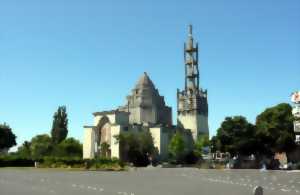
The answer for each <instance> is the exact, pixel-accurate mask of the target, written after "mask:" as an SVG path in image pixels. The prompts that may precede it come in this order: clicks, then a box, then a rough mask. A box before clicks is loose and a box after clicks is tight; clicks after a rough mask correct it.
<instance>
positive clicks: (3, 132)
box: [0, 123, 17, 150]
mask: <svg viewBox="0 0 300 195" xmlns="http://www.w3.org/2000/svg"><path fill="white" fill-rule="evenodd" d="M16 144H17V143H16V135H15V134H14V133H13V132H12V129H11V128H10V127H9V126H8V125H7V124H5V123H4V124H0V150H2V149H9V148H11V147H12V146H15V145H16Z"/></svg>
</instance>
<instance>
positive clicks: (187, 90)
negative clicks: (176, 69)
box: [83, 25, 209, 160]
mask: <svg viewBox="0 0 300 195" xmlns="http://www.w3.org/2000/svg"><path fill="white" fill-rule="evenodd" d="M184 62H185V65H184V69H185V85H184V89H183V90H179V89H177V125H173V124H172V108H171V107H169V106H167V105H166V103H165V99H164V97H163V96H162V95H161V94H159V91H158V89H157V88H156V87H155V85H154V83H153V82H152V80H151V79H150V77H149V75H148V74H147V73H146V72H145V73H143V74H142V76H141V77H140V78H139V80H138V82H137V83H136V85H135V86H134V88H133V89H132V90H131V93H130V95H128V96H127V98H126V104H125V105H123V106H120V107H118V108H116V109H113V110H109V111H100V112H94V113H93V116H94V122H93V125H91V126H84V140H83V158H84V159H93V158H95V157H97V155H100V153H101V149H102V148H101V146H103V143H105V144H106V145H107V148H108V154H107V156H108V157H116V158H122V154H121V151H122V148H121V147H122V146H120V145H119V143H118V142H117V140H116V136H117V135H119V134H120V133H122V132H128V131H131V132H138V131H149V132H150V133H151V136H152V138H153V142H154V146H155V148H156V149H157V151H158V153H159V157H160V159H161V160H166V159H167V158H168V145H169V142H170V140H171V138H172V136H173V135H174V133H175V132H176V131H181V133H182V134H183V135H184V139H185V140H186V141H188V142H189V143H191V145H192V144H193V142H194V141H196V140H197V138H198V137H199V136H200V135H202V134H208V133H209V130H208V103H207V90H202V89H201V88H200V85H199V76H200V75H199V67H198V43H194V40H193V36H192V26H191V25H190V26H189V32H188V39H187V42H186V43H185V44H184Z"/></svg>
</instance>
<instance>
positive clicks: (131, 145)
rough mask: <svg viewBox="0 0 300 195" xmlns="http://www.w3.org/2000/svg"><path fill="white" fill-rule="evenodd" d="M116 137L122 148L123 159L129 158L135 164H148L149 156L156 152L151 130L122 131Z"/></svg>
mask: <svg viewBox="0 0 300 195" xmlns="http://www.w3.org/2000/svg"><path fill="white" fill-rule="evenodd" d="M116 139H117V141H118V142H119V144H120V145H121V148H122V152H121V155H122V157H121V158H122V159H125V160H126V159H127V160H128V161H129V162H132V163H133V164H134V165H135V166H146V165H148V164H149V163H150V161H149V157H150V156H152V155H153V154H154V153H155V148H154V144H153V138H152V136H151V134H150V132H148V131H142V132H122V133H120V134H119V135H118V136H116Z"/></svg>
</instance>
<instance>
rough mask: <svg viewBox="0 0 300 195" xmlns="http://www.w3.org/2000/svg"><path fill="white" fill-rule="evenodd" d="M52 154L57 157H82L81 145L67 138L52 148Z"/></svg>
mask: <svg viewBox="0 0 300 195" xmlns="http://www.w3.org/2000/svg"><path fill="white" fill-rule="evenodd" d="M52 154H53V156H58V157H82V144H81V143H80V142H79V141H78V140H76V139H74V138H72V137H71V138H67V139H65V140H63V141H62V142H60V143H59V144H57V145H55V146H54V149H53V152H52Z"/></svg>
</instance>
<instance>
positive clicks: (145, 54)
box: [0, 0, 300, 144]
mask: <svg viewBox="0 0 300 195" xmlns="http://www.w3.org/2000/svg"><path fill="white" fill-rule="evenodd" d="M0 24H1V25H0V89H1V93H0V122H7V123H8V124H9V125H10V126H11V127H12V128H13V131H14V133H15V134H16V135H17V137H18V139H17V142H18V144H21V143H22V142H23V141H24V140H30V139H31V138H32V136H34V135H36V134H42V133H49V132H50V128H51V125H52V116H53V113H54V112H55V111H56V109H57V107H58V106H59V105H66V106H67V110H68V114H69V136H74V137H76V138H78V139H80V140H82V135H83V128H82V126H83V125H87V124H92V121H93V116H92V112H94V111H101V110H106V109H112V108H116V107H117V106H119V105H122V104H124V103H125V97H126V95H128V94H129V93H130V90H131V89H132V88H133V86H134V85H135V83H136V81H137V80H138V78H139V77H140V76H141V75H142V73H143V72H144V71H146V72H148V74H149V75H150V77H151V79H152V80H153V82H154V84H155V85H156V87H157V88H158V89H159V91H160V94H161V95H164V96H165V100H166V103H167V104H168V105H170V106H172V107H173V112H174V117H175V116H176V88H183V85H184V64H183V42H184V41H185V40H186V37H187V25H188V24H193V27H194V37H195V39H196V40H197V41H198V42H199V46H200V48H201V49H200V61H201V64H200V71H201V76H200V77H201V78H200V80H201V81H200V85H201V86H202V88H205V89H208V101H209V126H210V132H211V134H215V132H216V129H217V128H218V127H219V125H220V123H221V122H222V120H223V119H224V117H225V116H232V115H244V116H246V117H247V118H248V119H249V120H250V121H251V122H254V121H255V117H256V115H257V114H259V113H260V112H262V111H263V110H264V109H265V108H266V107H269V106H273V105H275V104H277V103H281V102H289V95H290V93H291V92H293V91H295V90H298V89H299V88H300V85H299V84H300V1H299V0H285V1H274V0H263V1H262V0H251V1H250V0H249V1H246V0H245V1H240V0H236V1H233V0H232V1H231V0H229V1H228V0H219V1H217V0H215V1H214V0H212V1H200V0H187V1H174V0H172V1H171V0H170V1H158V0H157V1H156V0H152V1H146V0H144V1H142V0H139V1H137V0H136V1H135V0H130V1H125V0H120V1H114V0H109V1H104V0H103V1H98V0H85V1H79V0H64V1H63V0H51V1H40V0H26V1H20V0H19V1H15V0H2V1H1V2H0Z"/></svg>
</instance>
